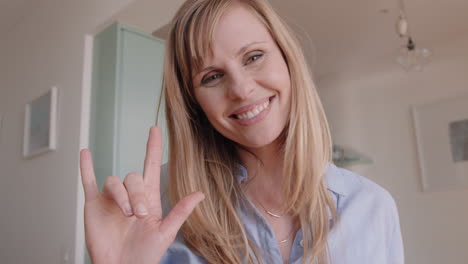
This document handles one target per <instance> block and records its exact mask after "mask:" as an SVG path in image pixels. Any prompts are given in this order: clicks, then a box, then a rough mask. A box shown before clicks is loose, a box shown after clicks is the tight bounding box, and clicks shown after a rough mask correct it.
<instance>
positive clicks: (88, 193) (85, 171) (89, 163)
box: [80, 149, 99, 202]
mask: <svg viewBox="0 0 468 264" xmlns="http://www.w3.org/2000/svg"><path fill="white" fill-rule="evenodd" d="M80 170H81V182H82V183H83V189H84V193H85V201H88V202H89V201H92V200H94V199H96V198H97V197H98V195H99V190H98V187H97V184H96V176H95V175H94V167H93V160H92V157H91V152H90V151H89V150H88V149H82V150H81V151H80Z"/></svg>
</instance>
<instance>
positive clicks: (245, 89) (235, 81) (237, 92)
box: [227, 71, 255, 100]
mask: <svg viewBox="0 0 468 264" xmlns="http://www.w3.org/2000/svg"><path fill="white" fill-rule="evenodd" d="M230 77H231V78H230V83H229V87H228V90H227V95H228V97H229V98H230V99H232V100H245V99H247V98H249V96H250V94H251V93H252V92H253V91H254V89H255V82H254V80H253V79H252V78H251V76H248V74H245V73H243V72H242V71H236V72H233V73H231V75H230Z"/></svg>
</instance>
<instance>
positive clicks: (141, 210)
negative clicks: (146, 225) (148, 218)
mask: <svg viewBox="0 0 468 264" xmlns="http://www.w3.org/2000/svg"><path fill="white" fill-rule="evenodd" d="M136 211H137V213H138V214H139V215H147V214H148V211H147V210H146V207H145V206H144V205H143V204H137V206H136Z"/></svg>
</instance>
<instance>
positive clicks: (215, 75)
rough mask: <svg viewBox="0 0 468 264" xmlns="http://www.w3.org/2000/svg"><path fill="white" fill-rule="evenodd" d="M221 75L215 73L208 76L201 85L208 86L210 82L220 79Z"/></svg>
mask: <svg viewBox="0 0 468 264" xmlns="http://www.w3.org/2000/svg"><path fill="white" fill-rule="evenodd" d="M222 76H223V75H222V74H221V73H215V74H212V75H209V76H207V77H206V78H204V79H203V80H202V81H201V83H202V84H203V85H204V84H208V83H210V82H212V81H215V80H217V79H219V78H221V77H222Z"/></svg>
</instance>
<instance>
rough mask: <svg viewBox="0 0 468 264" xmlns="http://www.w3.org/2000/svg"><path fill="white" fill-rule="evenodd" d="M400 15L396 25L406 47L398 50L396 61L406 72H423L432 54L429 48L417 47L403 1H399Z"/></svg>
mask: <svg viewBox="0 0 468 264" xmlns="http://www.w3.org/2000/svg"><path fill="white" fill-rule="evenodd" d="M399 4H400V15H399V16H398V20H397V23H396V31H397V33H398V36H399V37H400V38H401V39H403V40H404V45H403V46H402V47H401V48H399V49H398V55H397V58H396V61H397V63H398V64H400V65H401V66H402V67H403V68H404V69H405V70H406V71H422V69H423V68H424V65H425V64H427V63H428V62H429V61H430V57H431V55H432V52H431V51H430V50H429V49H427V48H419V47H416V44H415V43H414V40H413V38H412V37H411V34H410V32H409V25H408V20H407V16H406V10H405V6H404V3H403V0H399Z"/></svg>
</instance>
